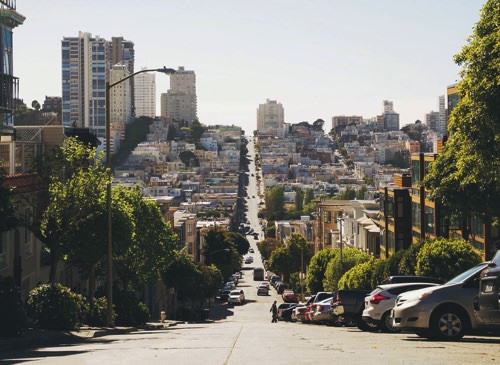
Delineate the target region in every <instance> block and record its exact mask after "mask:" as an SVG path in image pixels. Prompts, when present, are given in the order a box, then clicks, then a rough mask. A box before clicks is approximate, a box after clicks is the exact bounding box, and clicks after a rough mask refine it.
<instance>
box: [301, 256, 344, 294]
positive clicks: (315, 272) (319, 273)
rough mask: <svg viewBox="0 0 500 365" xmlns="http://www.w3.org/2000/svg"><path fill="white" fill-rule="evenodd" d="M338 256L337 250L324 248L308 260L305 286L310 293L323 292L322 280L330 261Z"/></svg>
mask: <svg viewBox="0 0 500 365" xmlns="http://www.w3.org/2000/svg"><path fill="white" fill-rule="evenodd" d="M338 254H339V251H338V250H335V249H331V248H326V249H324V250H320V251H318V252H317V253H316V254H315V255H314V256H313V257H312V258H311V260H310V262H309V267H308V268H307V275H306V286H307V289H308V290H309V291H310V292H311V293H316V292H319V291H324V288H323V280H324V278H325V271H326V267H327V266H328V263H329V262H330V260H332V259H333V258H334V257H336V256H337V255H338Z"/></svg>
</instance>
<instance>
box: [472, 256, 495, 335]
mask: <svg viewBox="0 0 500 365" xmlns="http://www.w3.org/2000/svg"><path fill="white" fill-rule="evenodd" d="M480 280H481V283H480V289H479V296H478V299H477V304H478V308H477V309H478V310H477V311H476V313H475V314H476V317H477V318H478V319H479V320H480V321H481V323H482V324H483V325H484V326H485V327H493V328H495V329H499V328H500V250H499V251H497V253H496V255H495V257H494V258H493V260H491V262H490V263H489V264H488V267H487V268H486V269H484V270H483V271H482V272H481V279H480Z"/></svg>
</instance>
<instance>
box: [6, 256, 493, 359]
mask: <svg viewBox="0 0 500 365" xmlns="http://www.w3.org/2000/svg"><path fill="white" fill-rule="evenodd" d="M246 269H247V270H244V272H245V274H244V277H243V280H241V281H240V284H239V287H240V288H241V289H243V290H244V291H245V294H246V297H247V299H248V300H247V303H245V304H244V305H241V306H227V305H224V306H222V307H219V308H215V309H214V310H213V313H212V314H213V317H214V318H217V320H215V321H212V322H207V323H185V324H178V325H177V326H174V327H170V328H168V329H165V330H154V331H138V332H132V333H127V334H121V335H110V336H105V337H100V338H94V339H91V340H88V341H86V342H84V343H73V344H66V345H59V346H55V347H44V348H38V349H34V350H29V351H12V352H7V353H3V354H0V359H3V360H0V364H3V363H10V364H20V363H24V362H26V363H29V364H50V365H59V364H71V365H81V364H119V365H126V364H134V365H138V364H147V365H154V364H176V365H180V364H239V365H244V364H253V365H254V364H259V365H264V364H273V365H278V364H287V365H288V364H326V363H339V364H356V365H359V364H370V365H373V364H427V365H434V364H435V365H443V364H454V365H457V364H498V362H499V361H500V352H499V351H498V349H499V345H500V338H499V337H477V336H475V337H474V336H466V337H465V338H464V339H463V340H461V341H459V342H455V343H446V342H431V341H428V340H424V339H421V338H419V337H417V336H416V335H413V334H410V333H403V334H383V333H368V332H361V331H360V330H358V329H357V328H348V327H342V328H336V327H326V326H322V325H312V324H302V323H287V322H279V323H271V313H270V312H269V309H270V306H271V303H272V301H273V300H275V299H276V300H279V297H278V295H277V294H276V293H275V291H274V290H272V293H271V295H269V296H257V295H256V286H257V284H258V283H257V282H254V281H253V280H252V276H251V265H247V266H246Z"/></svg>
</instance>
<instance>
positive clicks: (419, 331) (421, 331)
mask: <svg viewBox="0 0 500 365" xmlns="http://www.w3.org/2000/svg"><path fill="white" fill-rule="evenodd" d="M414 332H415V334H416V335H417V336H418V337H422V338H430V337H431V333H430V331H429V330H428V329H427V328H415V329H414Z"/></svg>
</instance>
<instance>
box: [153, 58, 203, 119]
mask: <svg viewBox="0 0 500 365" xmlns="http://www.w3.org/2000/svg"><path fill="white" fill-rule="evenodd" d="M160 102H161V116H162V117H165V118H171V119H174V120H176V121H185V122H187V123H189V124H190V123H192V122H193V121H195V120H198V114H197V99H196V75H195V73H194V71H188V70H185V69H184V67H182V66H181V67H179V68H178V70H176V71H175V73H174V74H172V75H170V89H169V90H168V91H167V93H163V94H161V99H160Z"/></svg>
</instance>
